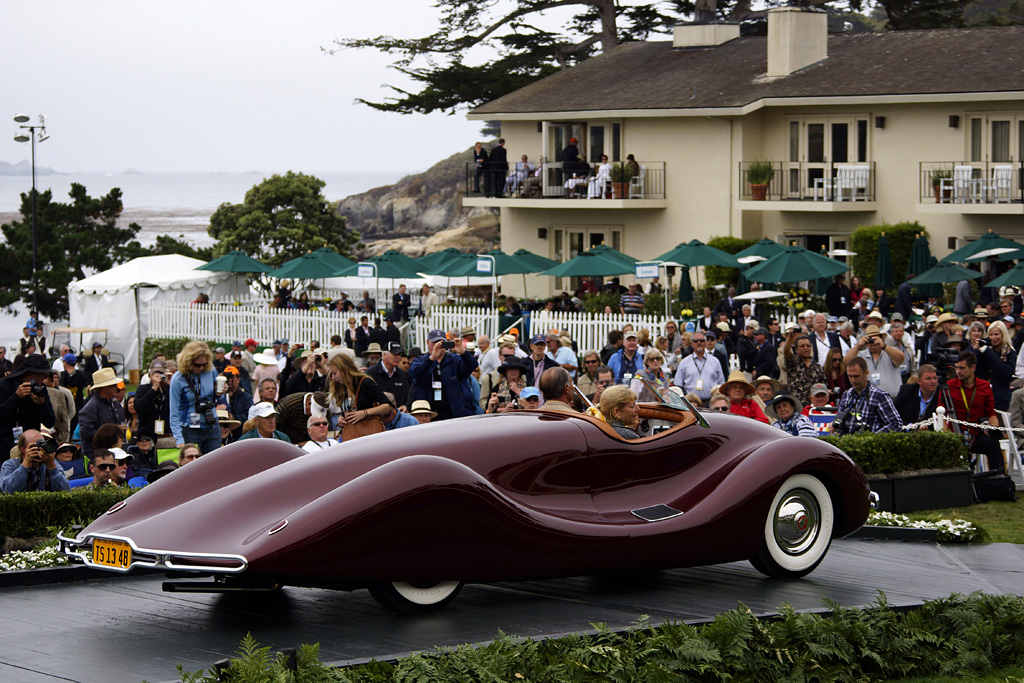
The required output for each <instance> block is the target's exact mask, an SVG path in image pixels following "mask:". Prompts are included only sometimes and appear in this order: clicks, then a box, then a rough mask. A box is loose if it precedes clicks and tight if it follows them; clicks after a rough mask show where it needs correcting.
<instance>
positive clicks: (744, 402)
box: [720, 370, 771, 425]
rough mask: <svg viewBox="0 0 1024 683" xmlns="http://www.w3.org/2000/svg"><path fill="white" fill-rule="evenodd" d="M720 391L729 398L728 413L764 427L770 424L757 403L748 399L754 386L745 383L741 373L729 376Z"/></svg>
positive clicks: (744, 377) (744, 376) (745, 379)
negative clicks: (751, 419)
mask: <svg viewBox="0 0 1024 683" xmlns="http://www.w3.org/2000/svg"><path fill="white" fill-rule="evenodd" d="M720 391H721V392H722V393H723V394H725V395H726V396H728V397H729V412H730V413H734V414H736V415H743V416H744V417H750V418H753V419H755V420H760V421H761V422H764V423H765V424H766V425H767V424H771V420H769V419H768V416H767V415H765V414H764V411H763V410H761V405H760V404H759V403H758V402H757V401H755V400H753V399H751V398H748V397H749V396H750V395H752V394H753V393H754V385H753V384H751V383H750V382H748V381H747V378H746V375H744V374H743V373H742V372H741V371H739V370H737V371H736V372H734V373H732V374H730V375H729V379H728V380H726V382H725V384H723V385H722V386H721V388H720Z"/></svg>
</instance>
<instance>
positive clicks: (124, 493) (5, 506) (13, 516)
mask: <svg viewBox="0 0 1024 683" xmlns="http://www.w3.org/2000/svg"><path fill="white" fill-rule="evenodd" d="M136 491H138V489H128V488H116V487H109V488H104V489H87V488H75V489H71V490H70V491H26V492H24V493H9V494H6V495H3V496H0V537H5V536H12V537H15V538H30V537H32V536H43V535H45V534H46V533H47V528H48V527H57V528H60V529H65V528H67V527H69V526H71V525H72V524H80V523H82V522H83V521H85V522H91V521H92V520H94V519H96V518H97V517H99V516H100V515H102V514H103V513H104V512H106V511H107V510H109V509H110V506H112V505H113V504H114V503H117V502H118V501H121V500H124V499H125V498H127V497H128V496H130V495H132V494H133V493H135V492H136Z"/></svg>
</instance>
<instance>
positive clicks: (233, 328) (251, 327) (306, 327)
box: [148, 303, 791, 352]
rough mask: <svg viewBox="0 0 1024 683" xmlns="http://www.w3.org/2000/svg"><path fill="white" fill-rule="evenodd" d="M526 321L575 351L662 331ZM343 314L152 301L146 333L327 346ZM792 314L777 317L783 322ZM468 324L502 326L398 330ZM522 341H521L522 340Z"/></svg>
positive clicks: (426, 321) (642, 319)
mask: <svg viewBox="0 0 1024 683" xmlns="http://www.w3.org/2000/svg"><path fill="white" fill-rule="evenodd" d="M527 319H528V321H529V325H528V329H527V335H526V336H527V339H529V337H531V336H533V335H535V334H547V333H548V332H549V331H550V330H552V329H557V330H565V331H566V332H568V334H569V336H570V337H571V338H572V339H573V340H574V341H575V342H576V344H577V347H578V348H579V350H580V352H583V351H585V350H588V349H593V350H597V351H599V350H601V349H602V348H603V347H604V345H605V343H606V342H607V338H608V333H609V332H610V331H612V330H621V329H622V327H623V325H625V324H626V323H631V324H632V325H633V327H634V329H636V330H638V331H639V330H640V329H643V328H646V329H648V330H650V334H651V338H652V339H653V338H655V337H657V336H658V335H660V334H663V333H664V329H665V322H666V320H667V318H665V317H664V316H661V315H620V314H603V313H602V314H592V313H562V312H557V311H556V312H551V313H548V312H546V311H534V312H533V314H532V315H529V317H528V318H527ZM347 320H348V316H347V315H343V314H339V313H335V312H332V311H324V310H316V311H308V310H301V309H270V308H267V307H265V306H263V307H259V308H255V307H247V306H218V305H216V304H205V305H204V304H184V303H155V304H152V305H150V307H149V330H148V335H149V336H150V337H172V338H173V337H176V338H186V339H202V340H209V341H217V342H225V343H226V342H229V341H232V340H235V339H248V338H249V337H252V338H253V339H255V340H256V342H257V343H258V344H259V345H260V346H268V345H270V343H271V342H272V341H273V340H275V339H283V338H286V339H288V340H289V341H290V342H292V343H309V342H310V341H312V340H314V339H315V340H317V341H319V342H320V343H321V344H322V345H324V346H328V345H329V343H330V338H331V335H335V334H339V335H341V334H344V332H345V330H346V329H347V322H346V321H347ZM790 320H791V318H789V317H788V316H784V317H782V318H780V322H782V324H783V325H785V323H787V322H789V321H790ZM467 326H469V327H473V328H474V329H475V330H476V333H477V334H478V335H481V334H486V335H487V336H488V337H490V338H491V339H492V340H493V339H495V338H496V337H497V335H498V334H500V333H501V332H503V331H504V330H503V329H499V327H498V316H497V314H496V313H492V312H491V311H490V310H489V309H484V308H477V307H465V306H448V305H442V306H434V307H433V308H432V309H431V311H430V313H429V314H428V315H427V316H426V317H423V318H414V319H413V320H412V324H411V325H410V327H409V330H408V333H407V334H403V338H404V339H406V344H407V346H418V347H420V348H421V349H426V342H427V333H428V332H429V331H430V330H433V329H440V330H445V331H449V330H454V329H459V328H462V327H467ZM524 341H526V340H524Z"/></svg>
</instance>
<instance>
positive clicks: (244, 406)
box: [136, 365, 254, 440]
mask: <svg viewBox="0 0 1024 683" xmlns="http://www.w3.org/2000/svg"><path fill="white" fill-rule="evenodd" d="M222 376H223V377H224V378H225V383H224V389H225V391H224V393H222V394H220V395H219V397H218V399H217V402H218V403H220V404H221V405H224V406H226V407H227V409H228V410H229V411H231V416H232V417H233V418H235V419H236V420H238V421H239V422H241V423H245V421H246V420H247V419H249V408H252V406H253V403H254V401H253V398H252V396H250V395H249V393H248V392H246V391H243V390H242V375H241V374H239V372H238V370H237V369H236V368H234V367H232V366H230V365H229V366H228V367H226V368H224V374H223V375H222ZM218 379H219V378H218ZM137 400H138V399H136V401H137ZM241 436H242V427H241V425H239V426H238V427H237V428H235V429H233V430H232V431H231V437H232V438H233V439H234V440H238V438H239V437H241Z"/></svg>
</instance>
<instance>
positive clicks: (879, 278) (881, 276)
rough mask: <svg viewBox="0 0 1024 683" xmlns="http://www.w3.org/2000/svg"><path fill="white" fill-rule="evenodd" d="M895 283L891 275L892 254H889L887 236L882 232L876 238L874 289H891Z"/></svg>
mask: <svg viewBox="0 0 1024 683" xmlns="http://www.w3.org/2000/svg"><path fill="white" fill-rule="evenodd" d="M895 284H896V283H895V282H894V281H893V277H892V256H890V255H889V238H888V237H886V236H885V233H884V232H883V233H882V236H881V237H880V238H879V239H878V260H877V261H875V289H878V288H879V287H884V288H885V289H891V288H892V287H893V285H895Z"/></svg>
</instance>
